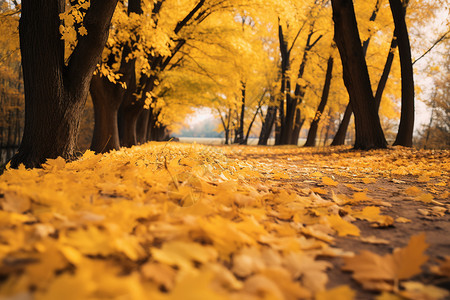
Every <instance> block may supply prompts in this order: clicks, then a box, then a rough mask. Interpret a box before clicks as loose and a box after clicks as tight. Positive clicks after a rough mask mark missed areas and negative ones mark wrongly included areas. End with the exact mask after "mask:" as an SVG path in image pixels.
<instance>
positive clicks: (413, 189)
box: [405, 186, 423, 196]
mask: <svg viewBox="0 0 450 300" xmlns="http://www.w3.org/2000/svg"><path fill="white" fill-rule="evenodd" d="M405 193H406V194H408V195H410V196H419V195H420V194H422V193H423V192H422V191H421V190H420V189H419V188H418V187H417V186H411V187H409V188H407V189H406V190H405Z"/></svg>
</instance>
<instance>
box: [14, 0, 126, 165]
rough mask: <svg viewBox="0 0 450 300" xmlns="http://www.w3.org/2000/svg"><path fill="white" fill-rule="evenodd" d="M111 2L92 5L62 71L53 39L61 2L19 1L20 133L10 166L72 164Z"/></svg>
mask: <svg viewBox="0 0 450 300" xmlns="http://www.w3.org/2000/svg"><path fill="white" fill-rule="evenodd" d="M116 5H117V0H110V1H93V2H92V3H91V6H90V7H89V9H88V10H87V12H86V15H85V18H84V21H83V24H84V26H85V27H86V29H87V31H88V34H87V35H85V36H79V37H78V43H77V46H76V47H75V49H74V51H73V53H72V55H71V57H70V60H69V62H68V64H67V66H66V65H65V64H64V42H63V41H62V40H61V37H60V33H59V26H60V23H61V22H60V18H59V14H60V13H62V12H63V11H64V8H65V1H64V0H23V1H22V10H21V18H20V22H19V35H20V48H21V55H22V68H23V78H24V87H25V128H24V134H23V138H22V142H21V145H20V147H19V152H18V153H17V154H16V155H15V156H14V157H13V158H12V160H11V166H12V167H18V166H19V165H20V164H21V163H23V164H25V166H26V167H28V168H31V167H38V166H40V165H41V164H43V163H44V162H45V160H46V159H47V158H56V157H58V156H62V157H63V158H66V159H71V158H74V149H75V146H76V138H77V135H78V127H79V123H80V119H81V115H82V112H83V108H84V104H85V101H86V98H87V94H88V91H89V85H90V81H91V77H92V73H93V71H94V69H95V66H96V64H97V63H98V61H99V59H100V56H101V53H102V50H103V47H104V45H105V43H106V39H107V37H108V28H109V24H110V22H111V17H112V15H113V12H114V9H115V7H116Z"/></svg>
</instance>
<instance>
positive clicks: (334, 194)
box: [0, 143, 450, 300]
mask: <svg viewBox="0 0 450 300" xmlns="http://www.w3.org/2000/svg"><path fill="white" fill-rule="evenodd" d="M449 157H450V152H448V151H424V150H421V151H418V150H414V149H406V148H391V149H388V150H377V151H369V152H358V151H350V150H349V149H348V148H315V149H306V148H298V147H244V146H231V147H210V146H202V145H196V144H191V145H188V144H179V143H166V144H164V143H150V144H146V145H143V146H139V147H133V148H131V149H122V150H120V151H113V152H111V153H109V154H106V155H95V154H94V153H92V152H89V151H88V152H86V153H85V154H84V155H83V156H82V157H81V158H80V159H79V160H78V161H74V162H70V163H66V162H65V161H64V160H63V159H61V158H58V159H54V160H49V161H48V162H47V163H46V164H45V165H44V167H43V169H31V170H26V169H25V168H23V167H21V168H19V169H17V170H13V169H7V170H6V171H5V172H4V174H3V175H1V176H0V204H1V210H0V298H1V299H14V300H18V299H58V300H60V299H157V300H158V299H162V300H164V299H174V300H179V299H193V300H194V299H208V300H214V299H448V298H449V297H450V294H449V291H448V288H449V285H450V256H448V255H449V254H450V225H449V224H450V222H449V221H450V218H449V216H450V200H449V198H450V194H449V192H450V189H449V183H450V181H449V180H450V172H449V171H450V161H449Z"/></svg>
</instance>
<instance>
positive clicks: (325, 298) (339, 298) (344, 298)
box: [316, 285, 356, 300]
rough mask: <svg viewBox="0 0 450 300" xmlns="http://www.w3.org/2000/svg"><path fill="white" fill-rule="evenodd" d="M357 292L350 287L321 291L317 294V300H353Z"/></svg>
mask: <svg viewBox="0 0 450 300" xmlns="http://www.w3.org/2000/svg"><path fill="white" fill-rule="evenodd" d="M355 296H356V292H355V291H354V290H352V289H351V288H350V287H349V286H348V285H341V286H338V287H335V288H333V289H331V290H328V291H321V292H318V293H317V294H316V300H331V299H332V300H352V299H354V298H355Z"/></svg>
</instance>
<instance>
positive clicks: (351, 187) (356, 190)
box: [345, 183, 367, 192]
mask: <svg viewBox="0 0 450 300" xmlns="http://www.w3.org/2000/svg"><path fill="white" fill-rule="evenodd" d="M345 186H346V187H348V188H350V189H352V190H354V191H355V192H367V189H360V188H357V187H355V186H353V185H352V184H350V183H346V184H345Z"/></svg>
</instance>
